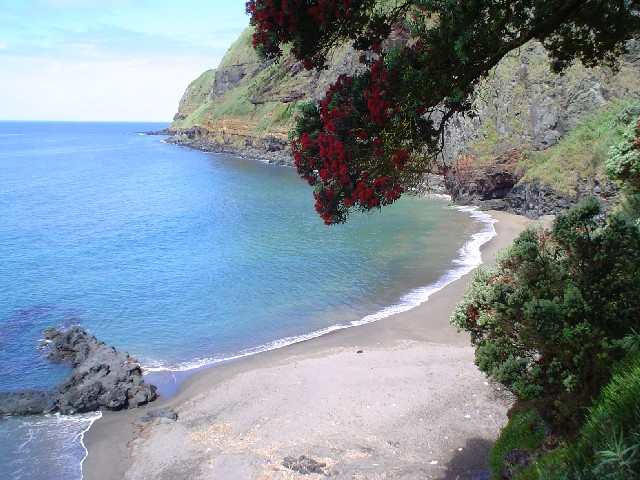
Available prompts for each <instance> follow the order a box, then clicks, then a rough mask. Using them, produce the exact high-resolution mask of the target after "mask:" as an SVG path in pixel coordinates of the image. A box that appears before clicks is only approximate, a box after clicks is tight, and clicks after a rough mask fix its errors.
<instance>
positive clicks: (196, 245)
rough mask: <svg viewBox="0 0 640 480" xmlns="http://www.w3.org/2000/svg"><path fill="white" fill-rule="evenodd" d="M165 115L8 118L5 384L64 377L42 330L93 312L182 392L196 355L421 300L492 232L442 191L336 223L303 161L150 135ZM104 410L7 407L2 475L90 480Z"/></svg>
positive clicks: (2, 141) (311, 332)
mask: <svg viewBox="0 0 640 480" xmlns="http://www.w3.org/2000/svg"><path fill="white" fill-rule="evenodd" d="M165 126H166V125H164V124H148V123H73V122H0V220H1V226H0V281H1V285H2V288H1V289H0V347H1V348H0V391H12V390H22V389H29V388H35V389H46V388H51V387H53V386H54V385H56V384H57V383H58V382H59V381H61V380H62V379H63V378H64V377H65V375H67V374H68V373H69V367H68V366H60V365H52V364H50V363H48V362H47V361H45V360H44V359H43V358H42V351H41V350H40V349H39V348H38V347H39V346H40V345H41V343H42V341H41V337H42V330H44V329H45V328H48V327H51V326H61V327H68V326H70V325H82V326H83V327H84V328H86V329H87V330H88V331H89V332H91V333H92V334H94V335H95V336H96V337H98V339H99V340H102V341H104V342H106V343H107V344H110V345H113V346H115V347H116V348H117V349H119V350H124V351H128V352H129V353H130V354H131V355H133V356H134V357H136V358H137V359H138V360H139V361H140V362H141V364H142V365H143V367H144V368H145V369H146V371H147V373H148V380H150V381H152V383H157V384H158V385H159V387H160V391H161V393H162V394H164V395H171V394H172V393H173V392H174V391H175V389H176V388H177V386H178V384H179V381H180V380H181V379H183V378H184V377H185V376H186V375H188V374H189V373H190V372H193V371H194V370H196V369H198V368H203V367H205V366H209V365H215V364H216V363H220V362H226V361H231V360H235V359H237V358H240V357H243V356H247V355H251V354H253V353H256V352H259V351H263V350H268V349H273V348H279V347H282V346H284V345H287V344H291V343H294V342H299V341H302V340H304V339H307V338H311V337H314V336H317V335H321V334H323V333H326V332H329V331H332V330H336V329H340V328H349V327H356V328H357V326H358V325H360V324H363V323H366V322H371V321H375V320H379V319H381V318H384V317H386V316H389V315H391V314H393V313H396V312H399V311H403V310H407V309H409V308H412V307H413V306H416V305H418V304H419V303H421V302H423V301H425V300H426V299H427V298H428V296H429V294H431V293H433V292H434V291H436V290H438V289H440V288H442V287H443V286H444V285H446V284H447V283H449V282H451V281H453V280H455V279H457V278H459V277H460V276H462V275H463V274H465V273H467V272H468V271H470V270H471V269H472V268H474V267H475V266H477V265H478V264H479V262H480V253H479V247H480V245H481V244H482V243H484V242H485V241H487V240H488V239H489V238H490V237H491V236H492V235H493V234H494V230H493V226H492V223H491V219H490V217H488V216H487V215H485V214H483V213H481V212H477V211H474V210H472V209H468V208H457V207H452V206H450V205H449V202H448V200H447V199H446V198H442V197H436V198H403V199H402V200H401V201H399V202H397V204H394V205H392V206H390V207H387V208H385V209H383V211H382V212H373V213H369V214H354V215H353V216H352V217H351V218H350V219H349V221H348V223H347V224H346V225H340V226H332V227H326V226H325V225H323V223H322V221H321V219H320V218H319V217H318V216H317V214H316V213H315V211H314V208H313V203H314V201H313V198H312V195H311V191H310V188H309V187H308V185H307V184H306V183H305V182H303V181H301V180H299V179H298V177H297V176H296V174H295V171H294V170H293V169H292V168H288V167H283V166H278V165H273V164H269V163H267V162H261V161H256V160H255V159H245V158H239V157H235V156H231V155H225V154H212V153H203V152H198V151H194V150H189V149H185V148H182V147H177V146H174V145H170V144H166V143H164V142H163V139H164V138H165V137H162V136H149V135H141V134H136V133H135V132H144V131H153V130H159V129H161V128H163V127H165ZM99 416H100V413H99V412H96V413H90V414H84V415H76V416H70V417H65V416H60V415H49V416H38V417H29V418H26V417H25V418H4V419H0V466H1V467H2V475H4V476H6V478H12V479H31V478H48V479H77V478H81V477H82V474H81V462H82V460H83V459H84V457H85V455H86V450H85V449H84V446H83V444H82V437H83V433H84V432H85V431H86V430H87V429H88V428H89V427H90V425H91V424H92V422H93V421H95V420H96V419H97V418H99ZM3 478H4V477H3Z"/></svg>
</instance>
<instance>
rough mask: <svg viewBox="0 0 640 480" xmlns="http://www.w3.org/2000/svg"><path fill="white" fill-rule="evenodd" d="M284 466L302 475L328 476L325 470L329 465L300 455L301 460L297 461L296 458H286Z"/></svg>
mask: <svg viewBox="0 0 640 480" xmlns="http://www.w3.org/2000/svg"><path fill="white" fill-rule="evenodd" d="M282 466H283V467H285V468H288V469H290V470H293V471H294V472H298V473H300V474H302V475H310V474H312V473H318V474H320V475H326V472H325V471H324V468H325V467H326V466H327V464H326V463H321V462H318V461H317V460H314V459H313V458H310V457H307V456H306V455H300V458H297V459H296V458H294V457H284V460H283V461H282Z"/></svg>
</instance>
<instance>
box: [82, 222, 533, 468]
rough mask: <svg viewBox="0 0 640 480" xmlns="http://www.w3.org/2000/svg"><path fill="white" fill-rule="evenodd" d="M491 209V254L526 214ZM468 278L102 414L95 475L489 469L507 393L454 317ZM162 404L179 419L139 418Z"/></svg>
mask: <svg viewBox="0 0 640 480" xmlns="http://www.w3.org/2000/svg"><path fill="white" fill-rule="evenodd" d="M490 213H491V215H492V216H493V217H494V218H495V219H496V220H497V222H496V223H495V228H496V231H497V235H496V236H495V237H494V238H493V239H491V240H490V241H489V242H488V243H486V244H485V245H484V246H483V247H482V256H483V261H484V262H485V263H491V262H492V261H493V256H494V253H495V251H496V250H497V249H499V248H502V247H503V246H505V245H508V244H509V243H510V242H511V241H512V240H513V239H514V238H515V236H516V235H517V234H518V233H519V232H520V231H521V230H522V229H523V228H524V227H525V225H526V224H527V223H528V220H527V219H526V218H524V217H519V216H516V215H511V214H506V213H503V212H490ZM468 281H469V275H466V276H464V277H463V278H461V279H459V280H457V281H455V282H453V283H451V284H449V285H448V286H446V287H445V288H444V289H442V290H440V291H439V292H437V293H435V294H433V295H432V296H431V298H429V300H428V301H427V302H425V303H423V304H422V305H420V306H419V307H417V308H414V309H412V310H410V311H408V312H404V313H401V314H397V315H393V316H391V317H388V318H386V319H383V320H380V321H377V322H374V323H370V324H367V325H363V326H360V327H354V328H350V329H345V330H339V331H336V332H333V333H330V334H327V335H324V336H322V337H319V338H315V339H312V340H309V341H305V342H301V343H298V344H295V345H291V346H288V347H285V348H281V349H278V350H272V351H269V352H264V353H261V354H257V355H253V356H251V357H247V358H245V359H242V360H239V361H235V362H231V363H228V364H224V365H220V366H216V367H212V368H208V369H205V370H203V371H201V372H198V373H196V374H194V375H192V376H190V377H189V378H188V379H187V380H186V381H185V382H184V384H183V385H182V386H181V388H180V390H179V392H178V393H177V394H176V395H174V396H172V397H171V398H169V399H161V400H160V401H157V402H154V403H153V404H152V405H151V406H149V407H148V408H146V409H137V410H131V411H126V412H118V413H105V414H104V415H103V417H102V418H101V419H100V420H98V421H97V422H96V423H95V424H94V425H93V426H92V427H91V429H90V430H89V431H88V432H87V434H86V435H85V440H84V441H85V445H86V446H87V449H88V451H89V455H88V457H87V459H86V460H85V462H84V464H83V474H84V478H85V479H86V480H106V479H109V480H111V479H123V478H124V479H128V480H134V479H140V480H142V479H167V480H169V479H171V480H173V479H230V480H234V479H296V478H320V476H319V473H321V474H324V475H325V476H328V477H330V478H336V479H388V478H398V479H431V478H433V479H451V480H454V479H460V480H462V479H481V478H487V477H486V471H487V464H486V457H487V454H488V452H489V449H490V448H491V444H492V442H493V440H494V439H495V438H496V436H497V434H498V432H499V431H500V428H501V427H502V426H503V425H504V424H505V423H506V412H507V409H508V406H509V402H510V399H509V396H508V395H507V394H506V392H504V391H503V390H501V389H500V387H499V385H495V384H493V383H492V382H490V381H489V380H488V379H487V378H486V377H485V376H484V375H483V374H482V373H480V372H479V371H478V370H477V368H476V367H475V365H474V363H473V349H472V347H471V346H470V345H469V338H468V335H466V334H464V333H458V332H456V330H455V329H454V328H453V327H451V326H450V325H449V323H448V320H449V316H450V314H451V312H452V311H453V308H454V306H455V304H456V302H457V301H458V300H459V299H460V298H461V297H462V295H463V293H464V289H465V286H466V284H467V282H468ZM159 408H162V409H171V410H173V411H174V412H175V413H176V414H177V416H178V418H177V420H171V419H168V418H156V419H154V420H153V421H151V422H144V421H142V418H143V417H144V416H145V415H146V413H147V412H148V411H149V410H155V409H159ZM301 456H305V457H307V458H309V459H313V460H314V461H316V462H318V463H317V464H312V463H311V462H307V461H305V460H304V459H303V461H302V462H300V461H299V459H300V457H301ZM288 457H291V458H288ZM292 459H293V460H292ZM294 460H295V461H294ZM283 462H284V463H286V464H288V465H289V466H293V467H296V466H300V465H311V466H315V467H316V468H317V472H318V473H313V474H311V476H309V475H303V474H302V473H300V472H298V471H295V470H292V469H291V468H287V467H286V466H285V465H283Z"/></svg>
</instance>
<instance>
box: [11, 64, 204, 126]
mask: <svg viewBox="0 0 640 480" xmlns="http://www.w3.org/2000/svg"><path fill="white" fill-rule="evenodd" d="M211 62H212V59H210V58H208V57H193V56H189V55H188V54H185V55H183V56H170V57H162V58H147V59H141V58H140V57H122V58H117V59H110V60H109V59H96V60H82V61H75V60H71V59H49V58H46V57H44V58H40V59H38V60H35V59H13V60H11V61H9V62H5V63H6V64H5V65H3V66H2V71H3V75H2V78H1V79H0V105H2V108H0V115H1V116H3V117H5V118H3V119H6V120H34V119H39V120H110V121H127V120H131V121H138V120H145V121H163V122H164V121H166V122H167V123H169V122H170V121H171V120H172V118H173V115H174V114H175V112H176V111H177V109H178V102H179V100H180V97H181V96H182V94H183V93H184V90H185V88H186V87H187V85H188V84H189V82H191V81H192V80H193V79H194V78H196V77H197V76H198V75H200V73H202V72H203V71H204V70H206V69H208V68H211Z"/></svg>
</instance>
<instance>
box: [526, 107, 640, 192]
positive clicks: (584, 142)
mask: <svg viewBox="0 0 640 480" xmlns="http://www.w3.org/2000/svg"><path fill="white" fill-rule="evenodd" d="M634 103H637V101H636V102H634V101H633V100H621V101H617V102H615V103H613V104H609V105H606V106H605V107H603V108H601V109H600V110H599V111H597V112H596V113H595V114H594V115H592V116H590V117H588V118H586V119H585V120H584V121H583V122H581V123H580V124H579V125H578V126H576V127H575V128H574V129H573V130H571V131H570V132H569V133H568V134H566V135H565V136H564V137H562V138H561V139H560V141H559V143H558V144H557V145H555V146H553V147H551V148H548V149H546V150H542V151H539V152H529V153H528V154H527V155H526V159H525V161H524V163H523V165H522V166H523V167H524V168H525V169H526V173H525V175H524V177H523V178H522V180H521V181H520V182H521V183H523V182H528V181H532V180H539V181H540V182H541V183H542V184H545V185H550V186H552V187H554V189H555V190H558V191H561V192H565V193H567V192H570V191H571V190H572V187H573V185H575V183H576V181H577V180H578V179H581V180H586V179H589V178H595V179H598V180H601V181H605V180H606V174H605V169H604V162H605V160H606V158H607V152H608V150H609V147H611V146H612V145H615V144H617V143H619V142H620V141H621V140H622V136H621V134H622V129H623V126H622V125H621V124H620V123H619V122H618V115H619V114H620V113H621V112H622V111H623V110H624V109H625V108H626V107H629V106H630V105H632V104H634Z"/></svg>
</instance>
